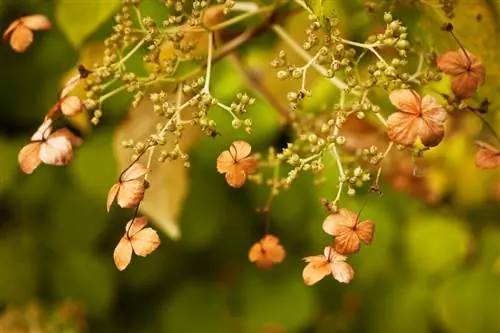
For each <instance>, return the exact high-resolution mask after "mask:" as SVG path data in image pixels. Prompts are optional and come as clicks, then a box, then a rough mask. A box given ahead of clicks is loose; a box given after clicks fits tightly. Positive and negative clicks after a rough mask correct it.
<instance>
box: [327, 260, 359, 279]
mask: <svg viewBox="0 0 500 333" xmlns="http://www.w3.org/2000/svg"><path fill="white" fill-rule="evenodd" d="M331 270H332V275H333V277H334V278H335V280H337V281H338V282H340V283H349V282H351V280H352V279H353V278H354V269H353V268H352V267H351V265H349V264H348V263H346V262H343V261H335V262H332V263H331Z"/></svg>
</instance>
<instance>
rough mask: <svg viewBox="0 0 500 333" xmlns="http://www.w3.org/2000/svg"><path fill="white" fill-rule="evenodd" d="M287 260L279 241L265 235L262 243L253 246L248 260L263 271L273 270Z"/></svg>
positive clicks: (274, 237)
mask: <svg viewBox="0 0 500 333" xmlns="http://www.w3.org/2000/svg"><path fill="white" fill-rule="evenodd" d="M284 258H285V250H284V249H283V246H281V245H280V243H279V239H278V238H277V237H276V236H273V235H265V236H264V237H263V238H262V239H261V240H260V241H258V242H257V243H255V244H254V245H252V247H251V248H250V251H249V253H248V259H249V260H250V262H253V263H255V264H256V265H257V267H259V268H262V269H267V268H271V267H272V266H273V264H278V263H280V262H282V261H283V259H284Z"/></svg>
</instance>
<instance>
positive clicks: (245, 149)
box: [229, 140, 252, 162]
mask: <svg viewBox="0 0 500 333" xmlns="http://www.w3.org/2000/svg"><path fill="white" fill-rule="evenodd" d="M229 152H230V153H231V155H232V156H233V158H234V159H235V160H236V162H238V161H239V160H242V159H244V158H245V157H247V156H248V155H250V153H251V152H252V146H250V144H249V143H248V142H245V141H241V140H240V141H234V142H233V143H232V144H231V146H230V147H229Z"/></svg>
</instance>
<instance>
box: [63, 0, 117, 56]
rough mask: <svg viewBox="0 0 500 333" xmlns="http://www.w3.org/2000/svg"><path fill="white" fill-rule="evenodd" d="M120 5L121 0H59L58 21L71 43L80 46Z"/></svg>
mask: <svg viewBox="0 0 500 333" xmlns="http://www.w3.org/2000/svg"><path fill="white" fill-rule="evenodd" d="M119 5H120V0H76V1H75V0H59V1H58V3H57V8H56V21H57V24H58V25H59V28H60V29H61V30H62V31H63V32H64V34H65V35H66V38H68V40H69V41H70V42H71V44H73V46H75V47H79V46H80V45H81V44H82V43H83V42H84V41H85V39H86V38H87V37H88V36H90V34H92V33H93V32H94V31H95V30H96V29H97V28H98V27H99V26H100V25H101V24H102V23H104V22H105V21H106V20H107V19H108V18H109V17H110V16H111V15H112V14H113V13H114V12H115V11H116V10H117V8H118V6H119Z"/></svg>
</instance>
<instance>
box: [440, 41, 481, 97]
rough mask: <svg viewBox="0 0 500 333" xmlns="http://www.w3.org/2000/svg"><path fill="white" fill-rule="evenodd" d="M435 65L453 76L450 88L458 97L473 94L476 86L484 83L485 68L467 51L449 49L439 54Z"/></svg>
mask: <svg viewBox="0 0 500 333" xmlns="http://www.w3.org/2000/svg"><path fill="white" fill-rule="evenodd" d="M436 65H437V66H438V67H439V68H440V69H441V70H442V71H443V72H444V73H446V74H448V75H451V76H453V79H452V82H451V90H452V91H453V93H454V94H455V96H457V97H459V98H469V97H472V96H474V94H475V93H476V90H477V87H478V86H480V85H482V84H483V83H484V76H485V69H484V66H483V64H482V62H481V61H480V60H479V59H478V58H476V56H474V55H473V54H472V53H470V52H469V51H464V50H462V49H460V50H458V51H449V52H446V53H444V54H443V55H441V56H439V57H438V58H437V60H436Z"/></svg>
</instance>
